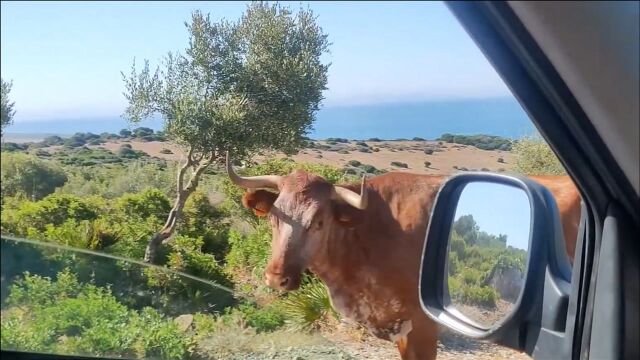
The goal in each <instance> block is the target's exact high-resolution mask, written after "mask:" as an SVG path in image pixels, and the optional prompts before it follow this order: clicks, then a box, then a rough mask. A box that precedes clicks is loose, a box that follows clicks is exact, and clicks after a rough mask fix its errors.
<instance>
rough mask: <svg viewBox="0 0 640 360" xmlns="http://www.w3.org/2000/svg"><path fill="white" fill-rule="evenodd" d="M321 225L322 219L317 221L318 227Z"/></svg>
mask: <svg viewBox="0 0 640 360" xmlns="http://www.w3.org/2000/svg"><path fill="white" fill-rule="evenodd" d="M321 227H322V220H320V221H318V229H319V228H321Z"/></svg>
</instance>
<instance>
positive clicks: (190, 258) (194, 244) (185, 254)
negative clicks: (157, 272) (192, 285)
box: [167, 235, 233, 287]
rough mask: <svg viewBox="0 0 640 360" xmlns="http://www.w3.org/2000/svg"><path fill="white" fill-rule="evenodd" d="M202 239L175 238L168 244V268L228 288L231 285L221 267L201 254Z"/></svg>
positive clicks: (209, 256) (212, 257)
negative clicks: (170, 250)
mask: <svg viewBox="0 0 640 360" xmlns="http://www.w3.org/2000/svg"><path fill="white" fill-rule="evenodd" d="M203 245H204V241H203V240H202V237H198V238H192V237H188V236H184V235H178V236H176V237H175V238H174V239H173V241H172V242H171V243H170V245H169V246H170V247H171V248H172V250H173V251H172V252H171V253H170V254H169V261H168V263H167V265H169V268H171V269H174V270H178V271H182V272H185V273H187V274H190V275H193V276H197V277H199V278H202V279H206V280H209V281H212V282H214V283H216V284H218V285H222V286H225V287H230V286H232V285H233V284H232V283H231V281H230V280H229V278H228V277H227V275H226V274H225V273H224V270H223V268H222V266H221V265H220V264H219V263H218V261H217V260H216V259H215V257H214V256H213V255H211V254H205V253H203V252H202V246H203Z"/></svg>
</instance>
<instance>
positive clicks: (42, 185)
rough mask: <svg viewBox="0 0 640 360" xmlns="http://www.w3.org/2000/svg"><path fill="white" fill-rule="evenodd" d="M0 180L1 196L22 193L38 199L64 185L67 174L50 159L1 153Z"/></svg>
mask: <svg viewBox="0 0 640 360" xmlns="http://www.w3.org/2000/svg"><path fill="white" fill-rule="evenodd" d="M1 156H2V158H1V161H2V167H1V170H0V182H1V186H2V197H5V196H16V195H24V196H26V197H28V198H30V199H40V198H42V197H44V196H46V195H48V194H51V193H52V192H53V191H54V190H55V189H56V188H57V187H60V186H62V185H64V183H65V182H66V181H67V175H66V174H65V173H64V171H63V170H62V168H61V167H60V166H58V165H56V164H54V163H52V162H50V161H45V160H40V159H38V158H36V157H34V156H30V155H26V154H17V153H5V152H3V153H2V155H1Z"/></svg>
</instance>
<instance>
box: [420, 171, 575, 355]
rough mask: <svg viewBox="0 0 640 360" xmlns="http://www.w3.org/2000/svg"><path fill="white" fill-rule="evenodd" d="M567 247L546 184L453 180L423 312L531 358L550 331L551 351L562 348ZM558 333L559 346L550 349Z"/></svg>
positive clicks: (429, 262)
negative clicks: (538, 342) (523, 352)
mask: <svg viewBox="0 0 640 360" xmlns="http://www.w3.org/2000/svg"><path fill="white" fill-rule="evenodd" d="M563 244H564V241H563V237H562V231H561V224H560V221H559V215H558V210H557V206H556V203H555V200H554V198H553V196H552V195H551V193H550V192H549V190H547V189H546V188H545V187H544V186H542V185H540V184H538V183H537V182H535V181H533V180H531V179H528V178H526V177H520V176H513V175H505V174H492V173H486V172H482V173H464V174H459V175H456V176H453V177H451V178H449V180H448V181H447V182H445V183H444V184H443V185H442V187H441V189H440V191H439V192H438V194H437V197H436V200H435V203H434V206H433V211H432V213H431V219H430V222H429V228H428V230H427V236H426V241H425V246H424V251H423V255H422V265H421V270H420V283H419V287H420V289H419V294H420V303H421V305H422V308H423V310H424V311H425V313H426V314H427V315H428V316H429V317H431V318H432V319H433V320H434V321H436V322H438V323H439V324H440V325H442V326H445V327H447V328H449V329H451V330H453V331H455V332H458V333H460V334H463V335H466V336H468V337H471V338H474V339H478V340H489V341H493V342H496V343H499V344H502V345H505V346H508V347H511V348H514V349H518V350H522V351H526V352H528V353H529V354H532V353H534V349H535V347H536V346H535V344H536V343H537V341H539V340H541V338H542V337H541V336H542V335H541V333H542V332H544V334H545V336H544V337H545V340H544V341H545V344H546V346H547V348H548V349H551V350H552V351H560V349H561V348H562V349H563V346H564V343H563V338H564V337H563V333H562V332H561V331H562V330H564V327H565V321H566V310H567V303H568V297H569V282H570V277H571V270H570V266H569V263H568V260H567V257H566V254H565V253H564V248H563ZM544 304H546V305H553V308H554V310H549V311H547V310H544V309H543V306H544ZM543 310H544V311H543ZM547 332H548V334H547ZM547 335H549V336H551V338H552V339H551V340H549V339H547ZM554 336H555V339H556V340H557V346H551V347H549V345H548V344H549V341H551V342H553V341H554V340H553V339H554ZM558 354H559V353H558V352H556V355H558Z"/></svg>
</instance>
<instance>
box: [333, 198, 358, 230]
mask: <svg viewBox="0 0 640 360" xmlns="http://www.w3.org/2000/svg"><path fill="white" fill-rule="evenodd" d="M333 216H334V218H335V219H336V221H337V222H338V224H340V225H341V226H344V227H346V228H353V227H355V226H356V225H358V224H359V223H361V222H362V218H363V216H362V211H361V210H358V209H356V208H354V207H353V206H351V205H348V204H345V203H342V202H334V203H333Z"/></svg>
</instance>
